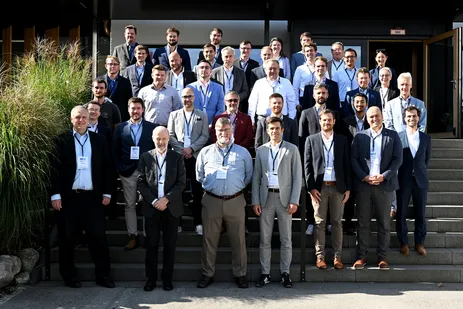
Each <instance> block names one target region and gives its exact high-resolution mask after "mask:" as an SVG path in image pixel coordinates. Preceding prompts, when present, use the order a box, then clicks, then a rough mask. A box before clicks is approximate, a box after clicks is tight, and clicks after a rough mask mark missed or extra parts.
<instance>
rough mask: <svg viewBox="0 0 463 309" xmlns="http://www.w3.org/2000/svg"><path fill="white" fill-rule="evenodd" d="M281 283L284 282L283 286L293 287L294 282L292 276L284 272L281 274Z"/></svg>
mask: <svg viewBox="0 0 463 309" xmlns="http://www.w3.org/2000/svg"><path fill="white" fill-rule="evenodd" d="M281 283H283V286H284V287H285V288H292V287H293V282H292V281H291V278H290V277H289V274H288V273H286V272H284V273H282V274H281Z"/></svg>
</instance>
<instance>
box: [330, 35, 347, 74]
mask: <svg viewBox="0 0 463 309" xmlns="http://www.w3.org/2000/svg"><path fill="white" fill-rule="evenodd" d="M331 56H332V59H331V60H330V61H328V65H327V70H328V74H329V76H333V75H334V73H336V72H337V71H339V70H342V69H344V58H343V57H344V44H343V43H342V42H339V41H338V42H334V43H333V44H331Z"/></svg>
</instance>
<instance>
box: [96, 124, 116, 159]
mask: <svg viewBox="0 0 463 309" xmlns="http://www.w3.org/2000/svg"><path fill="white" fill-rule="evenodd" d="M97 130H98V131H97V132H96V133H98V134H101V135H103V136H104V137H105V138H106V142H107V143H108V149H109V150H110V153H111V149H112V147H111V145H112V143H113V135H112V134H113V133H112V131H111V130H110V129H108V128H107V127H106V126H105V125H104V123H103V122H102V121H98V126H97ZM111 157H112V153H111Z"/></svg>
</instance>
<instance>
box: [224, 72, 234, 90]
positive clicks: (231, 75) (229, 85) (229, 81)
mask: <svg viewBox="0 0 463 309" xmlns="http://www.w3.org/2000/svg"><path fill="white" fill-rule="evenodd" d="M223 73H224V74H225V77H226V78H227V81H228V88H229V89H230V90H231V89H232V88H233V85H232V84H231V79H232V78H233V73H231V72H230V75H229V74H228V73H227V72H226V71H224V72H223ZM224 88H225V87H224Z"/></svg>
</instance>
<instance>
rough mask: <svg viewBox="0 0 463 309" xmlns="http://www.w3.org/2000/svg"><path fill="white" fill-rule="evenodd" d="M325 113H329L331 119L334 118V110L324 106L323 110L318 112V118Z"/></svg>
mask: <svg viewBox="0 0 463 309" xmlns="http://www.w3.org/2000/svg"><path fill="white" fill-rule="evenodd" d="M327 114H331V116H333V119H336V114H335V113H334V111H332V110H331V109H328V108H325V109H324V110H322V111H321V112H320V119H321V118H322V116H323V115H327Z"/></svg>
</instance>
